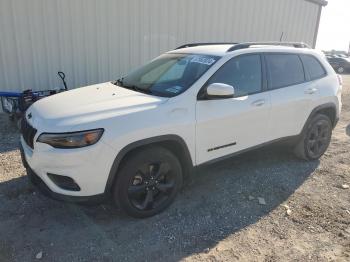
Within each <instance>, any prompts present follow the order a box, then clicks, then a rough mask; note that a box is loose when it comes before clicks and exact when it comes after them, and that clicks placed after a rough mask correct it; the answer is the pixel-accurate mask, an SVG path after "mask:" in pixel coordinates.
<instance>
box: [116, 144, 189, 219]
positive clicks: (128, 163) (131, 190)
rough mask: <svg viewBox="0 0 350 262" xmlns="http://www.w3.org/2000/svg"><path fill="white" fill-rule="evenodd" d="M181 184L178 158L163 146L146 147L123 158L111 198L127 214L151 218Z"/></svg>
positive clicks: (165, 205)
mask: <svg viewBox="0 0 350 262" xmlns="http://www.w3.org/2000/svg"><path fill="white" fill-rule="evenodd" d="M181 185H182V168H181V164H180V162H179V160H178V159H177V157H176V156H175V155H174V154H173V153H172V152H171V151H169V150H168V149H165V148H163V147H159V146H155V147H149V148H146V149H144V150H141V151H137V152H135V153H133V154H131V155H130V156H129V157H127V159H125V161H123V165H122V167H121V169H120V171H119V173H118V177H117V180H116V182H115V184H114V188H113V200H114V201H115V202H116V203H117V204H118V205H119V206H120V208H121V209H122V210H123V211H124V212H125V213H126V214H128V215H129V216H132V217H136V218H145V217H150V216H153V215H156V214H158V213H160V212H161V211H163V210H164V209H166V208H167V207H168V206H169V205H170V204H171V203H172V202H173V201H174V199H175V197H176V194H177V192H178V191H179V189H180V188H181Z"/></svg>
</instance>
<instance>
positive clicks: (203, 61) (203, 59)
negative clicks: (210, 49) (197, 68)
mask: <svg viewBox="0 0 350 262" xmlns="http://www.w3.org/2000/svg"><path fill="white" fill-rule="evenodd" d="M191 63H199V64H204V65H212V64H213V63H215V59H213V58H211V57H205V56H196V57H193V58H192V59H191Z"/></svg>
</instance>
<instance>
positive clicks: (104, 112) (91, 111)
mask: <svg viewBox="0 0 350 262" xmlns="http://www.w3.org/2000/svg"><path fill="white" fill-rule="evenodd" d="M167 100H168V98H165V97H157V96H151V95H147V94H143V93H139V92H136V91H132V90H129V89H125V88H122V87H119V86H116V85H113V84H112V83H110V82H107V83H103V84H97V85H91V86H86V87H82V88H77V89H74V90H71V91H66V92H63V93H60V94H56V95H53V96H49V97H47V98H44V99H41V100H39V101H37V102H35V103H34V104H33V105H32V106H31V107H30V108H29V109H28V110H27V115H28V114H29V113H31V116H32V117H31V119H30V120H29V121H30V122H31V124H32V125H33V126H43V125H45V126H46V127H47V128H46V129H51V128H52V127H55V128H58V127H67V126H69V125H71V126H72V125H73V126H74V125H78V124H84V123H88V122H89V123H91V122H95V121H99V120H103V119H107V118H111V117H114V116H118V115H124V114H129V113H135V112H138V111H144V110H147V109H152V108H155V107H156V106H158V105H159V104H162V103H164V102H166V101H167ZM50 127H51V128H50ZM47 131H49V130H47Z"/></svg>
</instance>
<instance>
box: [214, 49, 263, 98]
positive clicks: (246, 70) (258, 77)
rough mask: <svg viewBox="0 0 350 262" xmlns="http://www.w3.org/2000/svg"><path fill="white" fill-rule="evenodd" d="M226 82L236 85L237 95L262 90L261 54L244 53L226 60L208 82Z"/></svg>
mask: <svg viewBox="0 0 350 262" xmlns="http://www.w3.org/2000/svg"><path fill="white" fill-rule="evenodd" d="M212 83H224V84H228V85H231V86H233V87H234V89H235V97H238V96H245V95H249V94H253V93H256V92H259V91H261V86H262V85H261V83H262V73H261V60H260V55H242V56H238V57H235V58H232V59H231V60H229V61H228V62H226V63H225V64H224V65H223V66H222V67H221V68H220V69H219V70H218V71H217V72H216V73H215V74H214V75H213V76H212V77H211V78H210V80H209V82H208V84H212Z"/></svg>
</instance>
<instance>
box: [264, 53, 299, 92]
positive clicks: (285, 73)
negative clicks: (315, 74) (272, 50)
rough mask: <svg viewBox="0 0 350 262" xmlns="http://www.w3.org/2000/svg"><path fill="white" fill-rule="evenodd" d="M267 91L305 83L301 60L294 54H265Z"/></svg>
mask: <svg viewBox="0 0 350 262" xmlns="http://www.w3.org/2000/svg"><path fill="white" fill-rule="evenodd" d="M265 57H266V64H267V68H268V80H269V89H277V88H281V87H286V86H291V85H296V84H300V83H302V82H304V81H305V75H304V69H303V65H302V63H301V60H300V58H299V56H298V55H296V54H266V56H265Z"/></svg>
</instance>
